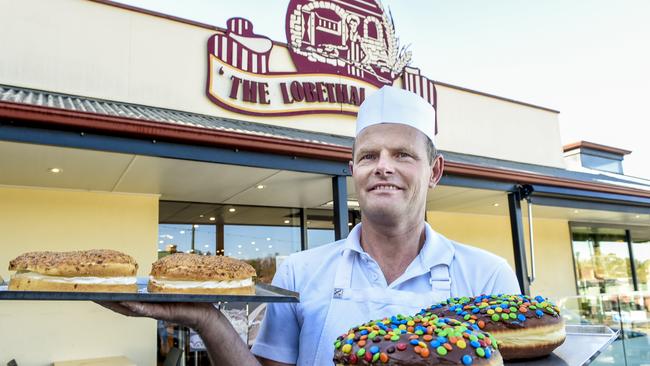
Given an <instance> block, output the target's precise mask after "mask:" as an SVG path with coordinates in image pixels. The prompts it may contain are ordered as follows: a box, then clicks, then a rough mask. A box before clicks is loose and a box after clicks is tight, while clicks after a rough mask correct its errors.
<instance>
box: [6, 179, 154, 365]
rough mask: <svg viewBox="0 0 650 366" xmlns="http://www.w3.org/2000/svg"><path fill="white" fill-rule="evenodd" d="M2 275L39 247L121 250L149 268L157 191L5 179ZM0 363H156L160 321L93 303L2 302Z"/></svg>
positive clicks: (143, 269)
mask: <svg viewBox="0 0 650 366" xmlns="http://www.w3.org/2000/svg"><path fill="white" fill-rule="evenodd" d="M0 233H2V235H1V236H0V274H1V275H2V276H3V277H4V278H5V279H8V275H9V271H8V270H7V267H8V263H9V261H10V260H11V259H13V258H15V257H16V256H17V255H19V254H21V253H23V252H27V251H34V250H74V249H91V248H108V249H117V250H121V251H124V252H126V253H128V254H130V255H132V256H133V257H135V259H136V260H137V262H138V263H139V264H140V269H139V271H138V275H140V276H142V275H145V276H146V275H147V273H148V271H149V269H150V265H151V263H152V262H153V261H154V260H156V252H157V251H156V249H157V246H156V240H157V235H158V197H157V196H155V195H127V194H115V193H95V192H79V191H64V190H46V189H38V188H13V187H1V186H0ZM0 324H1V325H0V365H4V364H6V363H7V362H9V361H10V360H11V359H16V361H17V362H18V364H19V365H20V366H43V365H49V364H51V362H52V361H60V360H69V359H84V358H95V357H105V356H112V355H124V356H127V357H129V358H130V359H132V360H133V361H135V362H136V363H137V364H138V365H154V364H155V362H156V342H157V336H156V323H155V321H154V320H150V319H135V318H126V317H123V316H121V315H117V314H114V313H112V312H110V311H108V310H105V309H103V308H101V307H99V306H98V305H96V304H93V303H90V302H42V301H15V302H14V301H0Z"/></svg>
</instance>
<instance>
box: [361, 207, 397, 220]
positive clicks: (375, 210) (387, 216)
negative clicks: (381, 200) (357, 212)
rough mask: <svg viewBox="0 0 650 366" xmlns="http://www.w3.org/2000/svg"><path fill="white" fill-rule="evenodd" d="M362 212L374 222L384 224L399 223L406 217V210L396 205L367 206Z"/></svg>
mask: <svg viewBox="0 0 650 366" xmlns="http://www.w3.org/2000/svg"><path fill="white" fill-rule="evenodd" d="M361 214H362V215H363V216H365V217H367V218H368V219H369V220H371V221H373V222H377V223H383V224H389V223H399V222H401V221H403V220H404V219H405V218H406V217H405V216H406V215H405V214H404V212H403V211H401V210H399V209H397V208H396V207H395V206H394V205H390V206H388V205H381V206H370V207H365V209H364V210H363V212H362V213H361Z"/></svg>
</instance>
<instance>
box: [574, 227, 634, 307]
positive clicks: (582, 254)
mask: <svg viewBox="0 0 650 366" xmlns="http://www.w3.org/2000/svg"><path fill="white" fill-rule="evenodd" d="M571 235H572V240H573V255H574V258H575V263H576V278H577V281H578V291H579V293H580V294H581V295H595V294H601V293H610V294H616V293H623V292H626V291H634V285H633V283H632V271H631V266H630V253H629V250H628V245H627V239H626V235H625V230H623V229H613V228H599V227H588V226H573V227H572V228H571Z"/></svg>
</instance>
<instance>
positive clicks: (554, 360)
mask: <svg viewBox="0 0 650 366" xmlns="http://www.w3.org/2000/svg"><path fill="white" fill-rule="evenodd" d="M617 337H618V331H613V330H611V329H610V328H608V327H606V326H604V325H567V326H566V341H564V343H563V344H562V345H561V346H560V347H558V348H556V349H555V351H553V353H551V355H550V356H548V357H545V358H542V359H538V360H526V361H520V362H505V363H504V365H506V366H515V365H517V366H519V365H522V366H523V365H530V366H586V365H589V364H590V363H591V362H592V361H593V360H595V359H596V357H598V355H600V353H601V352H602V351H603V350H604V349H605V348H607V346H609V345H610V344H612V342H614V341H615V340H616V338H617Z"/></svg>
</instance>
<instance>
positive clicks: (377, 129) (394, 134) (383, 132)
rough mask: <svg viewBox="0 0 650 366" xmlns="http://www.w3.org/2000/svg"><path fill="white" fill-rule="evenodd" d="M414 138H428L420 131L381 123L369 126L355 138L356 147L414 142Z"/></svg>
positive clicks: (409, 127) (402, 125) (396, 124)
mask: <svg viewBox="0 0 650 366" xmlns="http://www.w3.org/2000/svg"><path fill="white" fill-rule="evenodd" d="M413 138H417V139H424V140H425V141H426V139H427V136H426V135H425V134H424V133H422V132H421V131H420V130H418V129H416V128H413V127H411V126H407V125H404V124H400V123H381V124H377V125H373V126H369V127H366V128H364V129H363V131H361V133H359V135H358V136H357V137H356V138H355V140H354V141H355V145H356V146H357V147H359V146H360V145H366V144H376V143H381V144H389V143H390V142H397V141H400V140H406V141H410V142H411V143H412V142H413Z"/></svg>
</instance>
